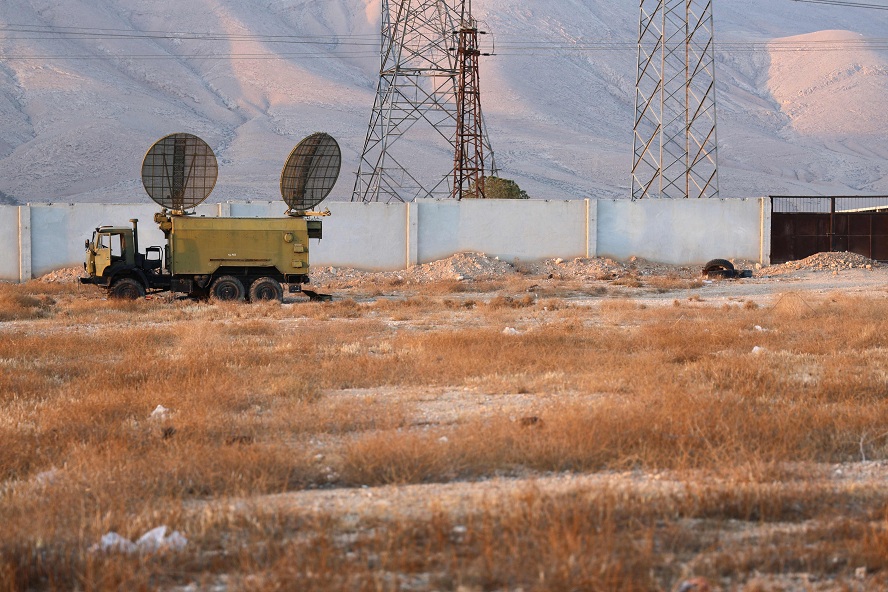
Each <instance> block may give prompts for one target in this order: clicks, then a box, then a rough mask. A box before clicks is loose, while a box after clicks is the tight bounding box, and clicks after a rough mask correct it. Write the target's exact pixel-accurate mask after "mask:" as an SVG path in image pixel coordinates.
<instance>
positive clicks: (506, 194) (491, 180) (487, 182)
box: [463, 176, 530, 199]
mask: <svg viewBox="0 0 888 592" xmlns="http://www.w3.org/2000/svg"><path fill="white" fill-rule="evenodd" d="M463 197H464V198H469V199H474V198H476V197H478V194H477V192H476V191H475V186H474V185H473V186H472V187H471V188H470V189H469V190H468V191H466V192H465V193H464V194H463ZM484 197H485V198H487V199H530V196H529V195H527V192H526V191H524V190H523V189H521V188H520V187H518V183H516V182H515V181H513V180H511V179H503V178H501V177H494V176H490V177H484Z"/></svg>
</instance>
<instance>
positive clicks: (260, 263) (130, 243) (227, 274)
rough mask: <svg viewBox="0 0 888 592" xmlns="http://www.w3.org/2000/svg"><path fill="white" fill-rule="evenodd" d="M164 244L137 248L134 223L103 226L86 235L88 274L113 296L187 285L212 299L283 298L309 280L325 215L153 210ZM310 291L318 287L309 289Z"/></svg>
mask: <svg viewBox="0 0 888 592" xmlns="http://www.w3.org/2000/svg"><path fill="white" fill-rule="evenodd" d="M154 221H155V222H157V223H158V225H159V226H160V229H161V230H162V231H163V233H164V235H165V237H166V245H165V246H151V247H148V248H147V249H145V252H144V253H143V252H140V251H139V243H138V220H135V219H133V220H130V222H131V223H132V227H126V226H101V227H99V228H97V229H96V230H95V232H94V233H93V236H92V239H91V240H88V241H87V243H86V251H87V255H86V263H85V268H86V272H87V274H88V275H87V277H83V278H81V282H83V283H87V284H95V285H97V286H102V287H104V288H107V289H108V291H109V294H110V295H111V296H113V297H116V298H140V297H142V296H145V294H146V293H147V292H152V291H165V290H169V291H171V292H184V293H185V294H188V295H190V296H195V297H199V298H212V299H214V300H243V299H244V298H246V297H249V299H250V300H251V301H254V300H282V299H283V295H284V292H283V287H282V286H281V284H288V285H289V287H290V292H299V291H302V288H301V286H302V284H306V283H309V277H308V239H310V238H321V221H320V220H306V219H305V218H300V217H286V218H205V217H200V216H183V215H178V216H174V215H170V214H169V213H159V214H155V216H154ZM306 293H307V294H308V295H313V292H311V291H306Z"/></svg>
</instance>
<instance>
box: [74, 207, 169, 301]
mask: <svg viewBox="0 0 888 592" xmlns="http://www.w3.org/2000/svg"><path fill="white" fill-rule="evenodd" d="M130 222H132V223H133V227H132V228H130V227H127V226H100V227H98V228H96V229H95V231H94V232H93V234H92V238H90V239H88V240H87V241H86V243H85V245H84V246H85V247H86V259H85V261H84V264H83V267H84V269H85V270H86V273H87V277H83V278H80V281H81V283H84V284H94V285H97V286H102V287H105V288H108V289H109V290H110V292H111V294H112V295H114V296H120V297H126V298H132V297H139V296H144V295H145V288H147V287H162V286H158V284H159V283H160V284H163V283H164V282H163V280H162V278H161V276H159V275H158V272H160V271H162V269H163V266H164V262H163V248H162V247H149V248H148V249H147V250H146V252H145V253H144V254H143V253H140V252H139V243H138V238H137V237H138V234H137V233H138V226H137V223H138V220H131V221H130ZM149 275H150V276H152V277H151V279H150V280H149V277H148V276H149Z"/></svg>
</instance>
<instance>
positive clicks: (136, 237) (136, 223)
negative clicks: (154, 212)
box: [130, 218, 139, 255]
mask: <svg viewBox="0 0 888 592" xmlns="http://www.w3.org/2000/svg"><path fill="white" fill-rule="evenodd" d="M130 222H131V223H132V225H133V249H134V250H135V251H136V252H135V253H133V254H134V255H138V254H139V219H138V218H130Z"/></svg>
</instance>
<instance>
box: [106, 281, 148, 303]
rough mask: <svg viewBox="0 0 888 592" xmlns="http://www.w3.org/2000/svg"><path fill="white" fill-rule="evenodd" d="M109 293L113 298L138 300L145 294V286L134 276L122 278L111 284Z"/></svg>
mask: <svg viewBox="0 0 888 592" xmlns="http://www.w3.org/2000/svg"><path fill="white" fill-rule="evenodd" d="M108 293H109V294H110V296H111V298H120V299H121V300H137V299H139V298H143V297H144V296H145V286H143V285H142V284H141V283H140V282H139V281H138V280H134V279H133V278H120V279H119V280H115V282H114V283H113V284H111V289H110V290H109V292H108Z"/></svg>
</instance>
